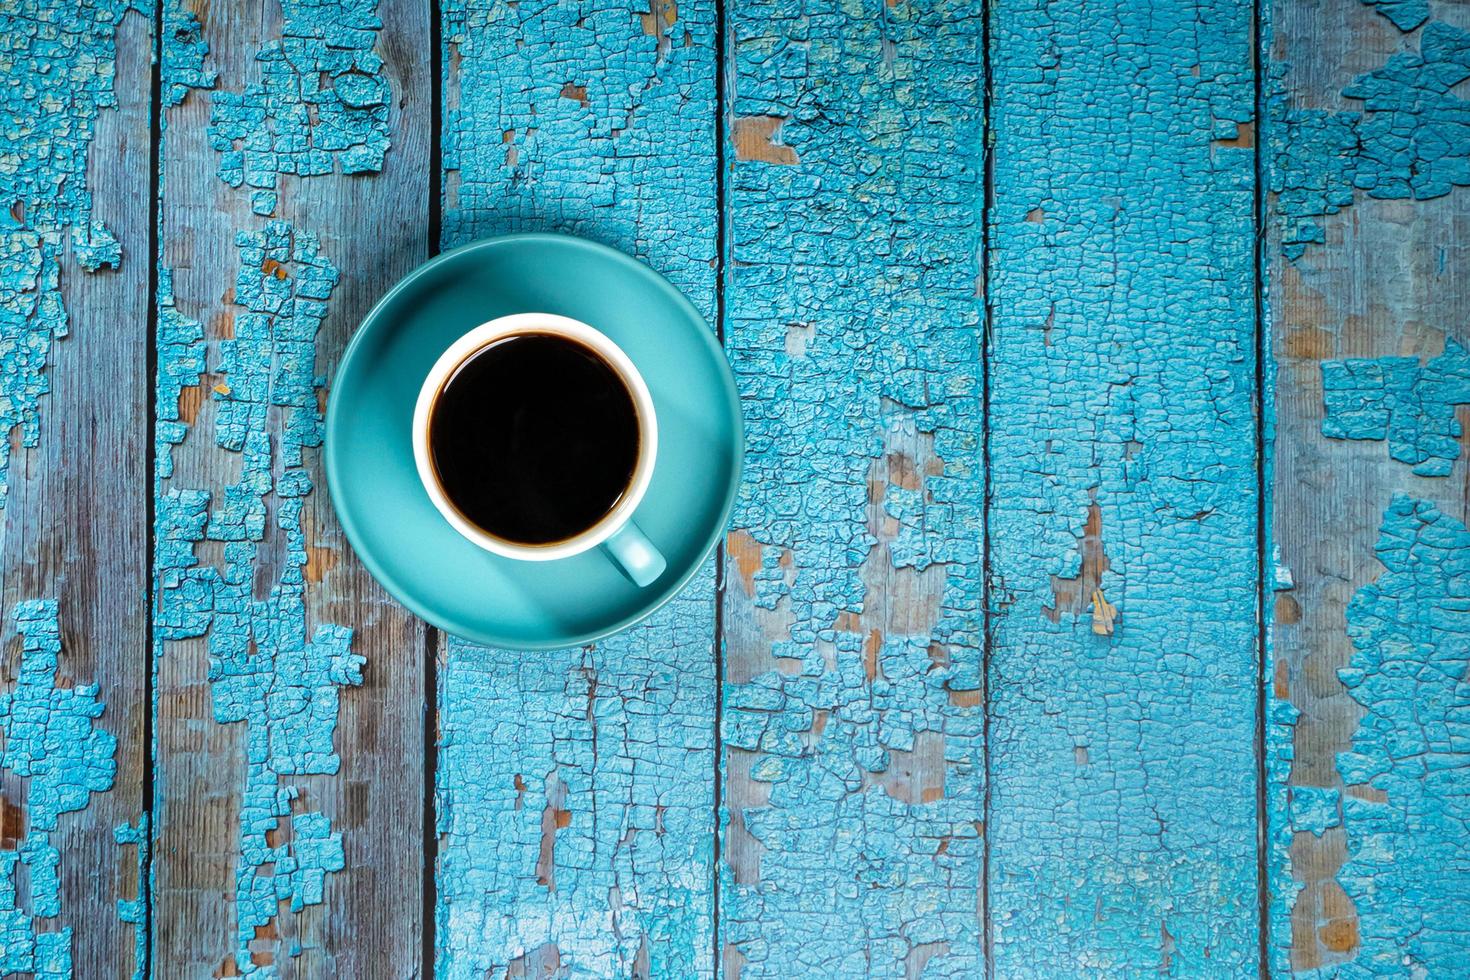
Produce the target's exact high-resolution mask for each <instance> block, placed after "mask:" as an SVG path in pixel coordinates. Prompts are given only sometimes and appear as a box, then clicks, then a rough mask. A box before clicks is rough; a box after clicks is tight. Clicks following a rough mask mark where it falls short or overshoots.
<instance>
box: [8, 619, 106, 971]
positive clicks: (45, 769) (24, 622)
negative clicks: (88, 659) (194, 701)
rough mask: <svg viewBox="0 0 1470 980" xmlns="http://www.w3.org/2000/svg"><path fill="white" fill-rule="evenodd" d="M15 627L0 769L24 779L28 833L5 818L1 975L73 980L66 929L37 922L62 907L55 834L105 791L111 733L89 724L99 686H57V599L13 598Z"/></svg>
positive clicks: (97, 708)
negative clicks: (20, 873) (15, 659)
mask: <svg viewBox="0 0 1470 980" xmlns="http://www.w3.org/2000/svg"><path fill="white" fill-rule="evenodd" d="M15 625H16V630H17V631H18V632H19V633H20V635H21V649H20V668H19V672H18V674H17V676H16V678H15V682H14V686H13V687H12V688H11V689H10V691H9V692H8V693H5V694H0V769H4V770H5V771H7V772H10V773H12V774H14V775H15V776H16V777H19V778H20V779H23V780H25V782H24V783H23V784H21V785H23V786H24V788H25V800H24V803H23V804H22V806H21V816H20V819H21V820H22V822H23V823H24V824H26V825H28V828H29V829H28V830H27V831H26V832H25V834H24V836H20V835H19V828H17V829H16V831H15V834H16V836H15V837H11V836H10V833H11V832H10V830H9V825H10V821H9V820H8V819H7V821H6V824H7V839H6V841H5V842H4V845H3V846H0V939H3V942H0V974H4V975H5V976H11V975H13V974H19V973H25V974H30V975H33V976H35V977H36V978H37V980H71V976H72V953H71V937H72V927H71V926H70V925H66V926H59V923H57V922H54V921H53V922H48V923H45V927H46V928H45V930H44V931H38V930H37V929H36V925H37V922H36V920H39V919H51V920H55V919H57V918H58V917H59V916H60V915H61V912H62V909H61V884H60V879H59V878H58V876H57V866H58V864H59V863H60V861H61V854H60V853H59V852H58V850H57V848H56V846H55V844H53V843H52V834H53V833H56V832H57V830H58V819H59V818H60V817H61V815H62V814H65V813H75V812H78V811H80V810H85V809H86V808H87V804H88V803H89V802H90V801H91V798H92V794H93V793H103V792H106V791H107V790H109V789H111V788H112V782H113V777H114V776H115V774H116V772H117V764H116V763H115V762H114V761H113V754H114V753H115V752H116V751H117V739H116V738H114V737H113V736H112V735H111V734H109V733H108V732H106V731H104V730H102V729H101V728H98V727H97V725H96V721H97V719H98V718H99V717H101V715H102V711H103V707H104V706H103V704H102V702H101V701H99V700H98V699H97V685H95V684H82V685H78V686H76V687H64V686H60V685H59V684H58V683H57V681H58V672H59V669H60V663H59V661H60V655H61V626H60V623H59V622H58V619H57V604H56V600H55V599H32V600H28V601H25V602H20V603H17V604H16V606H15ZM6 803H7V808H8V807H10V806H13V805H14V804H12V803H11V802H10V801H6ZM17 845H18V846H17ZM17 864H20V865H24V866H25V868H26V871H27V877H28V879H29V885H30V887H29V889H28V890H29V898H30V903H29V904H30V908H29V910H27V909H23V908H21V903H20V901H19V900H18V895H17V881H16V874H17ZM87 911H88V910H83V909H72V910H70V913H71V914H72V915H76V914H78V913H79V912H80V913H83V914H85V913H86V912H87ZM58 926H59V927H58Z"/></svg>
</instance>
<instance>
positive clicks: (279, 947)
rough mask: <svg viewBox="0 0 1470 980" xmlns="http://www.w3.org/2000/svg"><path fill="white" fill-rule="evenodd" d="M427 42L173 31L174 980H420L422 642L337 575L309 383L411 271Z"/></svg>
mask: <svg viewBox="0 0 1470 980" xmlns="http://www.w3.org/2000/svg"><path fill="white" fill-rule="evenodd" d="M426 14H427V12H426V10H425V7H424V5H423V4H421V3H417V2H410V0H383V2H381V3H377V4H374V3H371V2H348V0H343V2H329V3H318V4H304V3H301V2H292V0H286V2H284V3H279V4H278V3H274V2H262V3H242V4H213V5H204V4H198V5H194V4H187V5H186V7H185V8H184V9H182V10H180V9H179V8H172V9H171V10H170V11H169V12H168V13H167V14H166V17H167V19H168V30H167V32H166V34H167V36H166V38H165V42H166V43H165V49H164V71H165V79H164V83H165V84H164V90H165V97H166V99H167V100H168V101H169V102H170V103H172V104H171V105H170V107H169V108H167V109H166V115H165V125H166V130H165V133H164V141H163V146H162V160H163V168H162V201H161V214H162V227H161V234H160V256H159V261H160V264H161V269H162V270H163V273H162V274H163V275H165V277H166V278H165V280H164V282H165V288H164V289H163V290H162V295H161V308H160V328H159V351H158V361H159V376H158V381H157V398H158V417H159V420H160V423H159V431H158V439H159V443H158V455H159V468H158V484H157V491H156V493H157V497H156V499H157V506H158V539H159V543H158V549H157V552H156V555H155V563H156V565H155V567H156V573H157V575H158V580H159V593H158V619H157V622H158V633H157V647H158V649H157V655H158V659H157V682H156V687H157V720H156V723H155V725H156V731H157V745H156V762H155V764H156V780H157V786H158V806H157V811H156V827H157V838H156V845H155V848H156V851H155V853H156V859H155V864H154V872H155V877H156V893H155V894H156V904H155V910H154V917H155V923H156V928H155V953H154V958H155V962H157V963H158V964H159V965H160V969H163V970H165V971H166V972H168V973H170V974H176V975H189V976H235V975H240V974H249V973H251V972H255V971H267V972H271V973H272V975H280V976H288V977H289V976H362V977H367V976H384V977H406V976H417V975H418V974H419V966H420V962H421V946H420V937H421V932H420V930H421V928H423V926H424V923H423V919H422V892H421V882H422V872H421V861H422V846H423V837H422V828H421V826H420V822H421V821H420V815H421V813H422V811H423V805H422V798H423V791H424V790H423V778H424V777H423V771H422V760H423V742H422V739H423V716H422V711H423V708H422V705H423V696H424V693H423V686H422V679H423V673H424V671H423V662H422V659H421V658H422V655H423V653H422V651H423V649H424V638H423V629H424V627H423V625H422V624H421V623H420V622H418V621H417V620H415V619H414V618H413V617H412V616H410V615H409V614H408V613H407V612H406V611H405V610H403V609H402V608H401V607H399V606H398V605H396V604H394V603H392V602H390V601H389V600H388V599H387V597H386V596H385V595H384V594H383V593H382V592H381V591H380V590H379V589H378V587H377V586H376V585H375V584H374V583H373V582H372V581H371V579H370V578H369V577H368V575H367V573H366V572H365V571H364V570H363V569H362V567H361V566H360V565H359V564H358V563H357V561H356V560H355V559H354V557H353V555H352V554H351V552H350V550H349V549H348V547H347V545H346V542H345V540H344V539H343V537H342V535H341V532H340V530H339V529H338V527H337V524H336V520H335V517H334V515H333V514H332V511H331V507H330V504H329V501H328V499H327V495H326V492H325V479H324V475H323V473H322V472H321V467H320V466H319V461H318V450H317V446H318V445H319V443H320V425H321V409H322V406H323V405H324V404H325V400H326V386H325V385H324V383H323V379H325V378H327V377H330V375H331V373H332V369H333V366H334V364H335V362H336V359H337V357H338V354H339V352H340V351H341V349H342V347H343V345H344V344H345V342H346V340H347V338H348V336H349V335H350V334H351V332H352V330H353V329H354V328H355V326H356V324H357V322H358V321H359V319H360V318H361V317H362V315H363V314H364V313H365V312H366V311H367V308H368V306H369V305H370V304H371V303H372V302H373V301H374V300H375V299H376V298H377V297H378V296H379V295H381V293H382V292H383V291H384V290H386V289H387V288H388V287H389V286H390V285H391V284H392V283H393V282H395V281H396V280H397V279H399V278H400V277H402V276H403V275H404V274H406V273H407V272H408V271H409V270H410V269H411V268H413V267H414V266H415V265H416V264H417V263H419V262H420V261H422V260H423V259H424V258H425V256H426V254H427V250H428V214H429V210H428V201H427V188H428V181H427V173H428V158H429V153H428V149H429V147H428V135H429V131H430V115H429V113H430V104H429V99H430V84H429V74H428V65H429V59H428V58H427V56H426V55H425V52H426V51H427V50H428V46H429V27H428V23H427V19H426ZM192 15H197V17H198V19H197V20H191V16H192ZM379 19H380V20H381V28H379V26H378V22H379ZM205 45H207V49H208V54H207V56H205V57H203V58H202V59H201V54H202V47H203V46H205ZM214 73H217V80H216V81H215V82H214V84H213V86H212V87H206V88H199V87H198V86H200V85H201V84H202V85H208V83H209V79H210V76H211V75H212V74H214ZM385 145H386V156H385V157H384V156H383V150H384V148H385ZM170 285H171V289H170V288H168V287H169V286H170ZM200 491H203V495H201V494H200V493H199V492H200ZM359 672H360V673H359ZM339 848H340V849H339Z"/></svg>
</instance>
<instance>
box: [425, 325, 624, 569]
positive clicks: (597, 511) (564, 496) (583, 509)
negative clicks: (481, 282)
mask: <svg viewBox="0 0 1470 980" xmlns="http://www.w3.org/2000/svg"><path fill="white" fill-rule="evenodd" d="M638 443H639V428H638V414H637V410H636V408H635V407H634V404H633V396H632V394H631V393H630V392H629V391H628V388H627V386H626V385H624V384H623V381H622V378H621V377H619V376H618V374H617V373H616V372H615V371H614V370H613V369H612V367H611V366H609V365H608V364H607V363H606V362H605V361H604V360H603V359H602V358H601V357H600V356H599V355H598V354H597V353H595V352H594V351H592V350H591V349H590V348H588V347H585V346H583V345H582V344H580V343H577V342H576V341H573V340H569V339H567V338H565V337H562V336H559V335H556V334H545V333H531V334H521V335H517V336H513V337H507V338H504V339H502V340H498V341H496V342H495V343H493V344H490V345H488V346H486V347H484V348H481V349H480V350H479V351H478V352H476V353H475V354H474V355H472V356H471V357H470V358H468V359H467V360H465V361H464V362H463V363H462V364H460V366H459V367H458V368H457V369H456V370H455V372H454V373H453V374H452V375H450V377H449V379H448V380H447V381H446V382H445V383H444V385H443V387H442V388H440V391H439V398H438V400H437V401H436V402H435V405H434V408H433V411H432V413H431V414H430V417H429V447H430V451H431V453H432V458H433V463H434V470H435V472H436V474H437V476H438V478H439V483H440V485H441V486H442V487H443V488H444V492H445V494H446V495H447V496H448V497H449V499H450V501H451V502H452V503H453V504H454V506H455V508H456V509H458V510H459V512H460V513H461V514H462V515H464V517H465V518H466V519H468V520H469V521H470V522H471V523H473V524H475V525H478V526H479V527H480V528H482V529H483V530H485V531H487V532H489V533H490V534H492V535H494V536H495V537H498V538H502V539H504V540H507V541H511V542H515V543H517V544H528V545H546V544H554V543H555V542H558V541H563V540H566V539H567V538H571V537H575V536H576V535H578V534H580V533H581V532H583V531H585V530H587V529H588V528H590V527H592V526H593V525H594V524H596V523H597V522H598V521H599V520H601V519H602V518H603V517H605V516H606V515H607V513H608V512H609V511H611V510H612V509H613V508H614V507H615V506H617V503H618V501H619V500H621V499H622V496H623V494H624V493H626V492H627V490H628V488H629V484H630V482H631V481H632V478H633V470H634V468H635V466H636V464H637V462H638Z"/></svg>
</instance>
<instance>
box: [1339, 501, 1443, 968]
mask: <svg viewBox="0 0 1470 980" xmlns="http://www.w3.org/2000/svg"><path fill="white" fill-rule="evenodd" d="M1374 552H1375V554H1376V556H1377V558H1378V560H1379V562H1381V563H1382V565H1383V573H1382V574H1381V575H1379V576H1378V578H1377V580H1376V581H1374V582H1373V583H1372V584H1371V585H1367V586H1365V587H1363V588H1362V589H1360V590H1358V592H1357V593H1356V594H1355V595H1354V596H1353V600H1352V602H1351V603H1350V604H1349V606H1348V611H1347V628H1348V635H1349V636H1350V637H1351V638H1352V642H1353V647H1354V650H1355V652H1354V655H1353V659H1352V662H1351V664H1350V665H1349V666H1347V667H1345V668H1343V669H1342V670H1340V671H1339V672H1338V674H1339V676H1340V677H1341V679H1342V682H1343V683H1344V684H1345V685H1346V686H1347V688H1348V692H1349V693H1350V694H1351V696H1352V698H1353V699H1354V700H1355V701H1357V702H1358V703H1359V704H1361V705H1362V706H1363V708H1364V709H1365V710H1366V712H1367V713H1366V715H1365V716H1364V717H1363V720H1362V722H1361V723H1360V724H1359V726H1358V730H1357V733H1356V734H1355V735H1354V736H1353V744H1352V751H1351V752H1345V753H1343V754H1341V755H1339V756H1338V763H1337V766H1338V770H1339V771H1340V772H1341V774H1342V778H1343V781H1344V783H1345V784H1346V785H1347V787H1348V793H1347V794H1346V795H1345V796H1344V798H1343V799H1342V803H1341V805H1342V809H1343V815H1344V818H1345V819H1344V821H1343V822H1344V824H1345V826H1346V828H1347V853H1348V858H1347V861H1346V863H1344V864H1343V866H1342V868H1341V869H1340V870H1339V871H1338V874H1337V878H1338V881H1339V882H1341V884H1342V887H1343V889H1344V890H1345V891H1346V892H1347V894H1348V896H1350V897H1351V899H1352V901H1353V903H1354V904H1355V905H1356V906H1357V909H1358V922H1357V929H1358V930H1359V931H1360V933H1361V939H1360V941H1361V948H1360V950H1359V953H1358V956H1357V958H1356V959H1355V960H1354V961H1353V963H1352V965H1351V968H1350V969H1347V968H1345V969H1344V974H1345V975H1353V976H1374V977H1376V976H1384V977H1387V976H1394V977H1401V976H1413V977H1439V976H1463V975H1466V974H1467V973H1470V943H1467V942H1466V934H1465V928H1466V926H1465V896H1466V895H1470V865H1467V863H1466V862H1465V860H1464V856H1465V853H1466V846H1465V841H1466V835H1467V831H1470V616H1467V607H1466V601H1465V589H1464V581H1465V579H1466V576H1467V575H1470V531H1467V530H1466V528H1465V525H1464V524H1463V523H1461V522H1460V521H1459V520H1456V519H1455V518H1453V517H1451V516H1449V515H1447V514H1444V513H1442V512H1441V511H1440V510H1439V508H1438V507H1436V506H1435V505H1434V504H1432V503H1430V502H1428V501H1424V500H1415V499H1412V498H1410V497H1408V496H1406V495H1403V494H1398V495H1396V496H1395V497H1394V499H1393V502H1392V503H1391V504H1389V507H1388V510H1387V511H1386V512H1385V513H1384V516H1383V526H1382V529H1381V536H1380V537H1379V540H1378V544H1377V547H1376V548H1375V549H1374ZM1356 787H1363V788H1367V789H1371V790H1372V791H1373V792H1371V793H1355V792H1353V790H1354V788H1356ZM1328 938H1329V939H1331V938H1333V937H1331V936H1329V937H1328Z"/></svg>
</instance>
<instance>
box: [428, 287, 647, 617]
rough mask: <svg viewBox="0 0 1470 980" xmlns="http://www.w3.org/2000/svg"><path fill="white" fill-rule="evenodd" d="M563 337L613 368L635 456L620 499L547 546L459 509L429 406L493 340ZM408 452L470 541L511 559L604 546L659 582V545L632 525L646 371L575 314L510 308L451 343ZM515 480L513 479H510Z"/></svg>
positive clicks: (631, 574)
mask: <svg viewBox="0 0 1470 980" xmlns="http://www.w3.org/2000/svg"><path fill="white" fill-rule="evenodd" d="M530 335H542V336H546V335H549V336H554V337H562V338H565V339H567V340H571V341H573V342H575V343H577V344H580V345H581V346H583V347H585V348H587V349H588V350H591V351H592V352H593V353H594V354H596V355H597V356H598V357H599V358H601V360H602V361H603V363H604V364H606V365H607V366H608V367H610V368H612V370H613V372H614V373H615V374H617V376H618V378H619V380H621V381H622V383H623V386H624V387H625V388H626V389H627V390H628V394H629V395H631V396H632V399H633V407H634V411H635V413H636V414H637V417H638V458H637V460H636V461H635V462H634V464H633V473H632V476H631V478H630V479H629V481H628V487H627V489H626V490H624V491H623V493H622V495H621V496H620V497H619V498H618V501H617V503H616V504H615V505H614V506H613V508H612V509H611V510H609V511H608V512H607V513H606V514H604V515H603V516H602V518H600V519H599V520H598V521H597V522H596V523H595V524H593V525H592V526H591V527H588V528H586V529H584V530H582V531H580V532H578V533H577V534H575V535H573V536H571V537H569V538H563V539H561V540H559V541H554V542H550V543H545V544H525V543H523V542H518V541H511V540H508V539H506V538H502V537H498V536H496V535H494V534H491V533H490V532H489V531H487V530H485V529H484V528H482V527H480V526H479V525H477V524H475V523H473V522H472V521H470V520H469V519H468V518H466V517H465V516H464V515H463V514H462V513H460V511H459V508H457V507H455V505H454V503H453V502H452V501H451V500H450V499H449V495H448V493H447V492H446V491H445V489H444V487H443V486H442V484H441V483H440V481H439V476H438V473H437V472H436V470H435V467H434V461H433V453H432V451H431V449H430V445H429V428H430V423H431V421H432V419H433V415H434V408H435V405H436V403H437V402H438V400H439V397H440V395H441V394H442V392H443V391H444V386H445V384H446V383H447V382H448V380H449V379H450V378H451V377H453V376H454V374H455V372H456V371H458V370H459V369H460V367H461V366H462V365H464V364H465V363H466V362H467V361H469V360H470V359H472V358H473V357H474V356H475V355H476V354H478V353H480V352H481V351H483V350H484V349H485V348H487V347H490V346H491V345H493V344H496V343H499V342H501V341H504V340H507V339H510V338H512V337H521V336H530ZM413 456H414V464H415V466H416V468H417V469H418V474H419V480H420V481H421V482H422V483H423V485H424V490H425V492H427V493H428V495H429V499H430V500H431V501H432V502H433V504H434V507H435V508H436V509H437V510H438V511H439V513H440V514H441V515H443V517H444V519H445V520H446V521H448V522H449V524H450V526H451V527H453V528H454V529H455V530H456V531H458V532H459V533H460V534H461V535H462V536H463V537H464V538H465V539H466V540H468V541H469V542H470V543H472V544H474V545H477V546H479V547H481V548H484V549H485V550H486V551H489V552H491V553H492V554H497V555H500V556H501V557H503V558H509V559H512V560H514V561H534V562H541V561H556V560H558V559H562V558H571V557H572V556H574V555H580V554H582V553H583V552H584V551H590V550H592V549H593V548H601V549H602V551H603V553H604V554H605V555H606V556H607V557H608V559H609V560H610V561H612V562H614V563H615V564H616V565H617V566H618V567H619V568H620V569H621V570H622V572H623V574H624V575H626V576H628V579H629V580H630V581H632V582H633V584H635V585H637V586H639V587H640V588H645V587H647V586H649V585H652V584H653V583H654V582H656V581H658V578H659V576H661V575H662V574H663V573H664V569H665V568H667V567H668V562H667V561H666V560H665V558H664V556H663V554H662V553H660V552H659V550H658V548H657V547H656V546H655V545H654V544H653V542H652V541H650V540H649V539H648V536H647V535H646V534H644V533H643V532H642V531H640V530H639V529H638V526H637V525H636V524H634V523H633V512H634V511H635V510H637V509H638V505H639V504H641V503H642V502H643V497H644V495H645V494H646V493H647V492H648V485H649V483H650V482H651V481H652V480H653V468H654V464H655V462H657V460H658V413H657V411H656V410H655V408H654V404H653V396H652V395H651V394H650V393H649V391H648V385H647V384H646V383H645V382H644V380H643V375H642V374H640V373H639V372H638V368H637V366H636V365H635V364H634V363H633V361H632V359H631V358H629V357H628V355H627V354H626V353H624V351H623V349H622V348H621V347H619V346H618V345H617V344H615V343H613V341H612V339H611V338H609V337H608V336H607V335H606V334H604V333H602V332H601V331H600V330H596V329H594V328H593V327H591V326H588V325H587V324H585V323H583V322H582V321H580V320H574V319H572V318H571V317H567V316H558V315H556V314H554V313H513V314H511V315H509V316H502V317H497V318H496V319H494V320H491V321H489V322H488V323H482V324H480V325H479V326H477V327H475V328H474V329H473V330H470V331H469V332H468V333H466V334H464V335H463V336H461V337H460V338H459V339H457V340H455V341H454V343H452V344H450V345H449V347H448V349H447V350H445V351H444V353H443V354H441V355H439V359H438V360H437V361H435V362H434V366H433V367H431V368H430V369H429V374H428V376H427V377H426V378H424V383H423V386H422V387H421V388H420V389H419V397H418V401H417V402H416V404H415V406H414V416H413ZM508 478H512V477H508Z"/></svg>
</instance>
